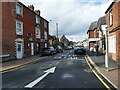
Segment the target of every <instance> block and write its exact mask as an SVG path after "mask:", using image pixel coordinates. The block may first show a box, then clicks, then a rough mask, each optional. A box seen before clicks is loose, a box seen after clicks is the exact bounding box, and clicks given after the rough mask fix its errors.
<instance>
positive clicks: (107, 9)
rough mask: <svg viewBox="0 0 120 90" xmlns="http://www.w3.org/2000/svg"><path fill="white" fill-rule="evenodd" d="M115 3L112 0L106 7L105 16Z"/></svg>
mask: <svg viewBox="0 0 120 90" xmlns="http://www.w3.org/2000/svg"><path fill="white" fill-rule="evenodd" d="M116 1H117V0H114V1H113V2H112V3H111V4H110V6H109V7H108V9H107V10H106V11H105V14H106V13H107V12H108V11H109V10H110V8H111V7H112V6H113V5H114V4H115V2H116Z"/></svg>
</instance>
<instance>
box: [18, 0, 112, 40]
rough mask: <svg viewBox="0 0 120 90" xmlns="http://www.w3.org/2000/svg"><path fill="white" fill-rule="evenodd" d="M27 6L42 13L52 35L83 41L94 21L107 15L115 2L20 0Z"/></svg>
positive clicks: (93, 0)
mask: <svg viewBox="0 0 120 90" xmlns="http://www.w3.org/2000/svg"><path fill="white" fill-rule="evenodd" d="M19 1H21V2H22V3H23V4H25V5H27V6H28V5H30V4H33V5H34V7H35V9H36V10H37V9H39V10H40V11H41V16H42V17H44V18H45V19H47V20H48V21H49V20H52V21H50V22H49V25H50V27H49V29H50V35H56V23H58V25H59V36H62V35H66V36H67V38H68V39H69V40H73V41H82V40H84V39H85V38H87V30H88V28H89V26H90V24H91V22H93V21H97V20H98V19H99V17H101V16H104V15H105V11H106V9H107V8H108V6H109V5H110V4H111V2H112V1H113V0H19Z"/></svg>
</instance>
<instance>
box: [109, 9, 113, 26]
mask: <svg viewBox="0 0 120 90" xmlns="http://www.w3.org/2000/svg"><path fill="white" fill-rule="evenodd" d="M112 24H113V15H112V9H110V26H111V25H112Z"/></svg>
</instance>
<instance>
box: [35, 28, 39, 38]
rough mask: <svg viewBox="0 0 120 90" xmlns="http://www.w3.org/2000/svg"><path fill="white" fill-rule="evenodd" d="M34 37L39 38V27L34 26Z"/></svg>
mask: <svg viewBox="0 0 120 90" xmlns="http://www.w3.org/2000/svg"><path fill="white" fill-rule="evenodd" d="M36 38H39V39H40V28H39V27H36Z"/></svg>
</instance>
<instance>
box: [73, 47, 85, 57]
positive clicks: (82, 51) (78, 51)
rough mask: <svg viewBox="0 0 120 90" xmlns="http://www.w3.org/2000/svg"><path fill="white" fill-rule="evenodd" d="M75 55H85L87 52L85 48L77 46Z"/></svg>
mask: <svg viewBox="0 0 120 90" xmlns="http://www.w3.org/2000/svg"><path fill="white" fill-rule="evenodd" d="M74 53H75V54H80V55H85V53H86V51H85V48H84V47H83V46H76V47H74Z"/></svg>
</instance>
